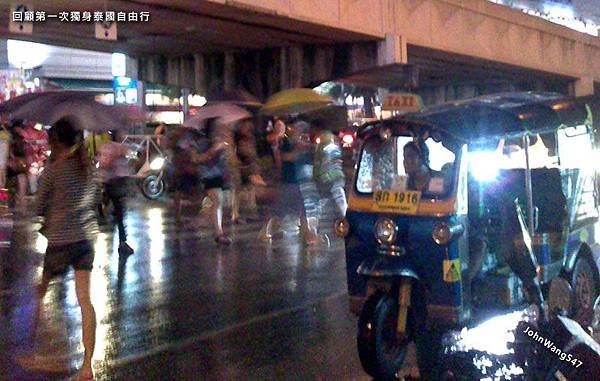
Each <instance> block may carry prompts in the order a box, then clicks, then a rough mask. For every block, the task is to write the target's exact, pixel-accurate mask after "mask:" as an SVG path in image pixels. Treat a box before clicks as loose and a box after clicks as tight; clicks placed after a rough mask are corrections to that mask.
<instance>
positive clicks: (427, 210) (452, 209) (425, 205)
mask: <svg viewBox="0 0 600 381" xmlns="http://www.w3.org/2000/svg"><path fill="white" fill-rule="evenodd" d="M467 160H468V159H467V145H466V144H464V145H463V146H462V147H461V149H460V155H459V158H458V159H457V162H458V165H459V168H460V169H459V170H458V171H456V174H455V177H454V187H453V189H452V194H451V195H450V196H448V198H446V199H445V200H434V199H428V198H421V200H420V202H419V205H418V207H417V213H416V214H414V213H412V214H411V213H397V212H394V213H393V214H401V215H417V216H430V217H441V216H448V215H451V214H456V213H458V214H466V213H467V209H468V206H467V205H468V200H467V197H468V195H467ZM356 172H357V171H354V176H353V181H352V184H356V176H358V174H357V173H356ZM348 193H349V194H348V210H352V211H356V212H367V213H382V214H390V212H381V211H377V210H376V208H375V206H374V205H373V196H372V195H370V194H368V195H364V196H363V195H359V194H358V193H357V192H356V189H355V188H354V185H352V188H351V190H350V192H348ZM458 197H463V198H464V200H463V201H462V202H461V203H459V200H458ZM459 204H460V205H459Z"/></svg>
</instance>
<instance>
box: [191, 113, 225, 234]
mask: <svg viewBox="0 0 600 381" xmlns="http://www.w3.org/2000/svg"><path fill="white" fill-rule="evenodd" d="M219 128H221V129H225V128H227V127H226V126H222V125H220V123H219V120H218V119H217V118H211V119H208V120H207V121H206V124H205V128H204V130H203V134H202V137H201V139H199V141H198V145H199V152H201V153H200V154H195V155H194V157H193V160H194V162H195V163H196V164H197V165H198V166H199V172H200V177H201V181H202V183H203V184H204V190H205V191H206V194H207V196H208V198H209V199H210V204H211V205H210V211H209V213H210V219H211V223H212V225H213V229H214V239H215V242H217V243H218V244H222V245H229V244H231V239H230V238H229V237H228V236H227V235H226V234H225V232H224V231H223V190H225V189H228V188H229V186H228V184H227V182H226V179H225V165H226V157H225V155H226V154H227V151H228V150H229V149H230V143H229V142H227V141H223V140H222V135H219V132H218V129H219Z"/></svg>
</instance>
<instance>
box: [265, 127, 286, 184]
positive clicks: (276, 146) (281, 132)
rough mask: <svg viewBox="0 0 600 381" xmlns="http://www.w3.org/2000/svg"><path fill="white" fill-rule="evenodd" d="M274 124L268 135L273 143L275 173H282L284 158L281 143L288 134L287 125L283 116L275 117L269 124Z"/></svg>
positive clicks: (270, 142)
mask: <svg viewBox="0 0 600 381" xmlns="http://www.w3.org/2000/svg"><path fill="white" fill-rule="evenodd" d="M269 125H270V126H272V127H271V128H272V130H271V131H270V132H269V134H268V135H267V140H268V141H269V144H270V145H271V151H272V153H273V162H274V164H275V173H277V174H280V173H281V169H282V165H283V160H282V157H281V144H282V141H283V139H284V137H285V134H286V129H287V127H286V125H285V122H284V121H283V119H282V118H281V117H278V116H275V117H273V122H272V123H270V124H269Z"/></svg>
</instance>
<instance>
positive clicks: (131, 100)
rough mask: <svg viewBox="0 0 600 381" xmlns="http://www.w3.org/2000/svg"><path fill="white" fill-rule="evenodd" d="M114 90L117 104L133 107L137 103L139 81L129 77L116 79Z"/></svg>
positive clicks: (114, 79)
mask: <svg viewBox="0 0 600 381" xmlns="http://www.w3.org/2000/svg"><path fill="white" fill-rule="evenodd" d="M113 90H114V94H115V104H128V105H132V104H136V103H137V99H138V94H137V80H135V79H131V78H128V77H114V78H113Z"/></svg>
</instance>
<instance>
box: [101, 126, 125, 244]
mask: <svg viewBox="0 0 600 381" xmlns="http://www.w3.org/2000/svg"><path fill="white" fill-rule="evenodd" d="M117 135H118V132H117V131H113V132H112V134H111V136H112V139H113V140H112V141H110V142H106V143H104V144H102V146H101V147H100V149H99V150H98V169H99V174H100V179H101V181H102V183H103V184H104V189H105V191H106V196H107V197H108V200H109V201H110V202H112V204H113V217H114V219H115V222H116V224H117V229H118V232H119V249H118V250H119V254H120V255H123V256H129V255H131V254H133V249H132V248H131V246H129V244H127V231H126V227H125V210H126V209H125V197H126V196H127V189H128V181H129V177H130V176H131V175H132V170H131V168H130V166H129V160H128V159H127V154H128V153H129V149H128V148H127V147H126V146H125V145H123V144H119V143H117V139H118V137H117Z"/></svg>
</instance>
